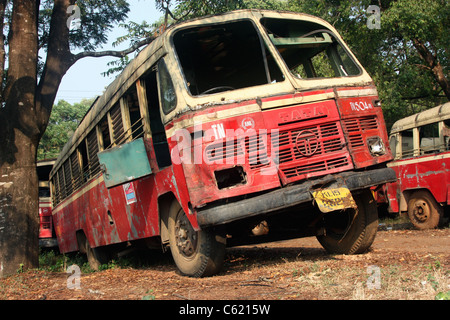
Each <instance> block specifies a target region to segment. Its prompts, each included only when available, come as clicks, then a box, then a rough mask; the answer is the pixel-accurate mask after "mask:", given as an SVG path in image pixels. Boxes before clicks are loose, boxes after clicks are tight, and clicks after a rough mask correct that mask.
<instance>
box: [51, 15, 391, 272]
mask: <svg viewBox="0 0 450 320" xmlns="http://www.w3.org/2000/svg"><path fill="white" fill-rule="evenodd" d="M390 160H392V154H391V151H390V148H389V144H388V135H387V131H386V127H385V123H384V118H383V114H382V109H381V105H380V101H379V98H378V93H377V90H376V88H375V86H374V84H373V81H372V79H371V77H370V76H369V75H368V73H367V72H366V71H365V70H364V68H363V67H362V66H361V64H360V63H359V62H358V61H357V60H356V57H355V56H354V55H353V54H352V53H351V51H350V49H349V48H348V46H347V45H346V44H345V43H344V41H343V40H342V38H341V37H340V36H339V34H338V33H337V31H336V30H335V29H334V28H333V26H331V25H330V24H329V23H327V22H325V21H324V20H322V19H318V18H316V17H313V16H310V15H306V14H297V13H287V12H272V11H259V10H242V11H234V12H230V13H226V14H221V15H216V16H209V17H203V18H198V19H194V20H191V21H188V22H183V23H179V24H176V25H174V26H172V27H170V28H169V29H167V30H166V31H165V32H164V33H163V34H162V35H161V36H159V37H158V38H156V39H155V40H154V41H153V42H152V43H151V44H150V45H149V46H148V47H146V48H145V49H143V50H142V51H141V52H140V54H139V55H138V56H137V57H136V58H135V59H134V60H133V61H131V62H130V64H129V65H128V66H127V67H126V69H125V70H124V71H123V72H122V74H121V75H120V76H118V77H117V78H116V79H115V81H114V82H113V83H112V84H111V85H110V86H109V87H108V88H107V89H106V91H105V93H104V94H103V96H101V97H100V98H99V99H97V100H96V102H95V103H94V104H93V106H92V107H91V109H90V110H89V111H88V113H87V114H86V116H85V117H84V119H83V120H82V122H81V123H80V125H79V127H78V128H77V130H76V131H75V133H74V135H73V136H72V138H71V139H70V141H69V142H68V143H67V144H66V146H65V147H64V149H63V150H62V152H61V154H60V156H59V158H58V159H57V161H56V163H55V165H54V168H53V170H52V172H51V191H52V201H53V221H54V223H55V231H56V235H57V238H58V245H59V249H60V251H61V252H63V253H65V252H71V251H78V250H79V251H81V252H85V253H87V257H88V261H89V263H90V264H91V266H92V267H93V268H98V266H99V265H100V264H102V263H106V262H107V259H108V256H109V255H110V254H111V253H112V252H114V251H116V250H127V247H128V246H130V245H145V246H147V247H155V246H156V247H159V248H161V247H162V248H163V250H166V249H168V248H170V251H171V253H172V255H173V258H174V261H175V264H176V266H177V267H178V269H179V270H180V272H181V273H182V274H185V275H188V276H197V277H199V276H208V275H212V274H215V273H217V272H219V271H220V268H221V266H222V264H223V259H224V254H225V248H226V246H233V245H239V244H244V243H257V242H267V241H276V240H281V239H289V238H298V237H302V236H316V237H317V239H318V240H319V242H320V243H321V244H322V246H323V247H324V248H325V249H326V250H327V251H329V252H333V253H345V254H355V253H362V252H365V251H366V250H367V249H368V248H369V247H370V246H371V244H372V243H373V241H374V239H375V235H376V231H377V228H378V212H377V207H376V203H375V201H374V199H373V197H372V193H371V191H370V188H372V187H374V186H379V185H382V184H385V183H387V182H392V181H395V179H396V178H395V173H394V171H393V170H392V169H389V168H387V167H386V163H387V162H388V161H390Z"/></svg>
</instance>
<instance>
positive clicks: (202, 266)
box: [168, 201, 225, 277]
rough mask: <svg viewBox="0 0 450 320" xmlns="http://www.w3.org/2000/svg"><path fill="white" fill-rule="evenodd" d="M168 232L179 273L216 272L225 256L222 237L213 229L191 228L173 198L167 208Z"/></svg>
mask: <svg viewBox="0 0 450 320" xmlns="http://www.w3.org/2000/svg"><path fill="white" fill-rule="evenodd" d="M168 231H169V245H170V251H171V253H172V256H173V259H174V261H175V264H176V265H177V267H178V269H179V270H180V272H181V273H182V274H184V275H187V276H191V277H204V276H211V275H214V274H216V273H218V272H219V271H220V269H221V268H222V265H223V259H224V255H225V237H223V236H222V235H220V234H219V233H218V232H217V231H216V230H215V229H213V228H210V229H204V230H199V231H195V230H194V228H192V225H191V223H190V221H189V219H188V218H187V216H186V214H185V213H184V211H183V209H182V208H181V206H180V205H179V204H178V202H176V201H175V202H174V203H173V204H172V206H171V208H170V212H169V221H168Z"/></svg>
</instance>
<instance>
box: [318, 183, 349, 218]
mask: <svg viewBox="0 0 450 320" xmlns="http://www.w3.org/2000/svg"><path fill="white" fill-rule="evenodd" d="M312 194H313V197H314V200H315V201H316V203H317V206H318V207H319V210H320V211H322V212H324V213H327V212H331V211H336V210H344V209H348V208H356V203H355V200H353V197H352V194H351V192H350V190H348V189H347V188H330V189H321V190H316V191H314V192H313V193H312Z"/></svg>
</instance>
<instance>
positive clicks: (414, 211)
mask: <svg viewBox="0 0 450 320" xmlns="http://www.w3.org/2000/svg"><path fill="white" fill-rule="evenodd" d="M443 215H444V209H443V208H442V207H441V206H440V205H439V203H437V201H436V200H435V199H434V197H433V195H432V194H431V193H430V192H428V191H426V190H419V191H415V192H414V193H413V194H412V195H411V197H410V198H409V201H408V217H409V220H410V221H411V223H412V224H413V225H414V227H416V228H417V229H420V230H424V229H434V228H436V227H438V226H439V222H440V221H441V219H442V217H443Z"/></svg>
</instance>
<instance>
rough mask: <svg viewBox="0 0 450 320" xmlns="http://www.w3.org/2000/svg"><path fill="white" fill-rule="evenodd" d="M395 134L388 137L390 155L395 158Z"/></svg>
mask: <svg viewBox="0 0 450 320" xmlns="http://www.w3.org/2000/svg"><path fill="white" fill-rule="evenodd" d="M397 143H398V141H397V136H396V135H394V136H391V137H390V139H389V145H390V146H391V150H392V155H393V156H394V159H396V158H397V156H398V155H397Z"/></svg>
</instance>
